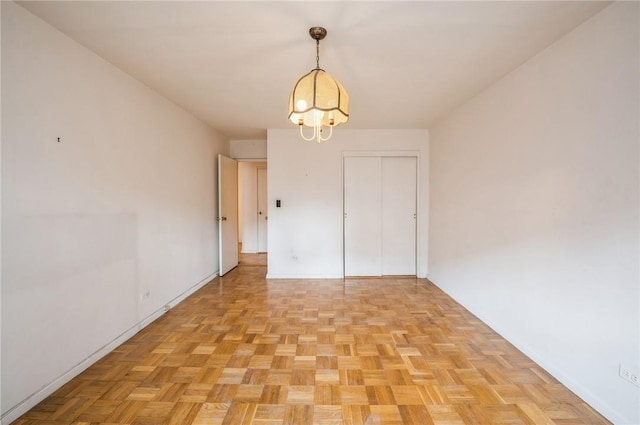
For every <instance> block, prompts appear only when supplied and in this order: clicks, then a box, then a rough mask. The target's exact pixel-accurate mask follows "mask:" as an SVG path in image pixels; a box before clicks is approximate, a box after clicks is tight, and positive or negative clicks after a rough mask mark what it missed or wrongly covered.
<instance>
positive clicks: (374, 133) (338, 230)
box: [267, 127, 429, 278]
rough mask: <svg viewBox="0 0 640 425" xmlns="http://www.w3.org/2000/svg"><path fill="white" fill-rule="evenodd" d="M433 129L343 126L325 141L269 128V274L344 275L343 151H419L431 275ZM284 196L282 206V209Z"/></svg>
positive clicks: (421, 213) (421, 223)
mask: <svg viewBox="0 0 640 425" xmlns="http://www.w3.org/2000/svg"><path fill="white" fill-rule="evenodd" d="M428 148H429V141H428V133H427V131H426V130H348V129H345V128H341V127H337V128H336V129H335V131H334V132H333V137H332V138H331V139H330V140H329V141H327V142H324V143H322V144H317V143H315V142H305V141H304V140H302V139H301V138H300V134H299V131H298V130H297V129H292V130H269V131H268V132H267V154H268V158H269V171H268V196H269V213H268V214H269V221H268V226H269V227H268V229H269V230H268V231H269V241H268V246H269V248H268V250H269V258H268V276H269V277H286V278H289V277H291V278H294V277H309V278H322V277H332V278H333V277H342V276H343V250H342V241H343V232H342V226H343V181H342V167H343V160H342V158H343V153H344V152H357V151H394V152H396V151H412V152H418V153H419V162H418V178H419V182H418V184H419V188H418V190H419V192H418V193H419V199H418V223H417V224H418V259H419V263H418V275H419V276H425V275H426V273H427V264H426V259H427V252H426V251H427V234H428V232H427V210H428V204H427V201H428V181H427V176H428ZM276 199H280V200H281V201H282V207H281V208H276V207H275V201H276Z"/></svg>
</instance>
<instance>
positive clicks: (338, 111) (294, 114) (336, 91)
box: [289, 27, 349, 143]
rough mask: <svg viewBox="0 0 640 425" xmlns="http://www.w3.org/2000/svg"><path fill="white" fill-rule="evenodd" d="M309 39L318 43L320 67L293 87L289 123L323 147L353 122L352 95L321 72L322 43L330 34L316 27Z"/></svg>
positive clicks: (305, 137) (305, 138) (317, 51)
mask: <svg viewBox="0 0 640 425" xmlns="http://www.w3.org/2000/svg"><path fill="white" fill-rule="evenodd" d="M309 35H310V36H311V38H313V39H314V40H316V67H315V69H313V70H311V72H309V73H308V74H306V75H304V76H302V78H300V79H299V80H298V82H297V83H296V85H295V86H294V87H293V91H292V92H291V96H290V97H289V119H290V120H291V122H292V123H294V124H296V125H298V126H299V127H300V136H301V137H302V138H303V139H304V140H307V141H311V140H315V141H316V142H318V143H320V142H324V141H325V140H329V138H330V137H331V135H332V134H333V127H335V126H336V125H339V124H342V123H345V122H347V121H348V120H349V95H348V94H347V91H346V90H345V89H344V87H342V84H340V82H339V81H338V80H336V79H335V78H333V77H332V76H331V75H329V74H327V73H326V72H325V71H324V69H320V40H322V39H323V38H325V36H326V35H327V30H326V29H324V28H322V27H312V28H310V29H309ZM305 126H306V127H312V128H313V134H312V135H311V136H310V137H307V136H305V134H304V130H303V127H305ZM327 129H328V134H327Z"/></svg>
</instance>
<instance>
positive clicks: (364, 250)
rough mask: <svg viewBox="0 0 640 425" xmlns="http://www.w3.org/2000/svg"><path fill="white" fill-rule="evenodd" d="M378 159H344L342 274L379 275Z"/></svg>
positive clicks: (379, 175)
mask: <svg viewBox="0 0 640 425" xmlns="http://www.w3.org/2000/svg"><path fill="white" fill-rule="evenodd" d="M380 163H381V158H380V157H346V158H345V159H344V261H345V263H344V273H345V275H346V276H380V275H381V274H382V248H381V245H380V241H381V240H382V228H381V226H380V224H381V220H382V211H381V209H380V203H381V195H382V187H381V185H380V179H381V175H382V167H381V165H380Z"/></svg>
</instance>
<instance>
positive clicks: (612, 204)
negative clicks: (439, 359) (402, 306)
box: [429, 3, 640, 424]
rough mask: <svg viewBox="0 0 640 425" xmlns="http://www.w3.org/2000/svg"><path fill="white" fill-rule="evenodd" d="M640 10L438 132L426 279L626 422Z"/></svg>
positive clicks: (595, 31)
mask: <svg viewBox="0 0 640 425" xmlns="http://www.w3.org/2000/svg"><path fill="white" fill-rule="evenodd" d="M638 6H639V5H638V4H637V3H614V4H613V5H612V6H610V7H609V8H607V9H605V10H604V11H603V12H601V13H600V14H598V15H596V16H595V17H593V18H592V19H591V20H589V21H587V22H586V23H585V24H583V25H582V26H580V27H578V28H577V29H576V30H574V31H573V32H571V33H569V34H568V35H567V36H565V37H564V38H562V39H560V40H559V41H558V42H556V43H555V44H553V45H552V46H550V47H549V48H547V49H546V50H545V51H543V52H541V53H540V54H539V55H538V56H536V57H534V58H533V59H531V60H530V61H528V62H527V63H525V64H524V65H522V66H521V67H520V68H518V69H517V70H515V71H514V72H512V73H510V74H509V75H507V76H505V77H504V78H503V79H502V80H500V81H499V82H497V83H496V84H494V85H493V86H491V87H489V88H488V89H486V90H485V91H483V92H482V93H480V94H479V95H478V96H477V97H475V98H474V99H472V100H470V101H469V102H468V103H466V104H465V105H464V106H462V107H460V108H459V109H458V110H456V111H454V112H453V113H452V114H450V115H449V116H447V117H446V118H445V119H443V120H442V121H441V122H439V123H438V124H437V125H435V126H433V127H432V128H431V129H430V146H431V151H430V156H431V163H430V170H431V175H430V182H431V187H430V193H431V198H430V206H431V207H430V222H429V228H430V235H429V278H430V279H431V280H432V281H433V282H434V283H435V284H436V285H438V286H439V287H441V288H442V289H444V290H445V291H446V292H447V293H449V294H450V295H452V296H453V297H454V298H455V299H457V300H458V301H460V302H461V303H462V304H463V305H464V306H465V307H467V308H468V309H469V310H471V311H472V312H473V313H474V314H476V315H477V316H479V317H480V319H482V320H483V321H485V322H486V323H488V324H489V325H490V326H492V327H493V328H494V329H496V330H497V331H498V332H499V333H501V334H502V335H503V336H505V337H506V338H507V339H509V340H510V341H511V342H513V343H514V344H515V345H517V346H518V347H519V348H520V349H522V350H523V351H524V352H525V353H526V354H528V355H529V356H531V357H532V358H533V359H534V360H535V361H537V362H538V363H539V364H541V365H542V366H543V367H545V368H546V369H547V370H548V371H549V372H551V373H552V374H553V375H555V376H556V377H557V378H558V379H560V380H561V381H562V382H563V383H564V384H566V385H567V386H568V387H569V388H571V389H572V390H573V391H575V392H576V393H577V394H578V395H579V396H580V397H582V398H583V399H584V400H586V401H587V402H588V403H589V404H591V405H592V406H594V407H595V408H596V409H598V410H599V411H600V412H602V413H603V414H605V415H606V416H607V417H608V418H610V419H611V420H612V421H614V422H615V423H618V424H638V423H640V413H639V412H640V404H639V400H640V396H639V389H638V388H637V387H635V386H633V385H632V384H631V383H629V382H626V381H624V380H622V379H621V378H620V377H619V376H618V368H619V365H620V364H623V365H625V366H627V367H628V368H629V369H631V370H632V371H634V372H635V373H636V374H637V373H638V372H640V316H639V313H638V312H639V310H640V300H639V299H640V293H639V275H638V269H639V254H640V252H639V240H638V235H639V225H638V217H639V216H640V211H639V198H638V195H639V181H638V179H639V174H638V159H639V157H638V153H639V149H638V141H639V140H640V135H639V117H640V109H639V106H638V105H639V82H638V81H639V77H638V76H639V75H640V68H639V65H638V64H639V51H640V50H639V47H640V46H639V28H638V16H639V14H638V12H639V10H638Z"/></svg>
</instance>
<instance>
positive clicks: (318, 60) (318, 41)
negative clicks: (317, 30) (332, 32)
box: [316, 40, 320, 69]
mask: <svg viewBox="0 0 640 425" xmlns="http://www.w3.org/2000/svg"><path fill="white" fill-rule="evenodd" d="M316 69H320V40H316Z"/></svg>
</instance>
